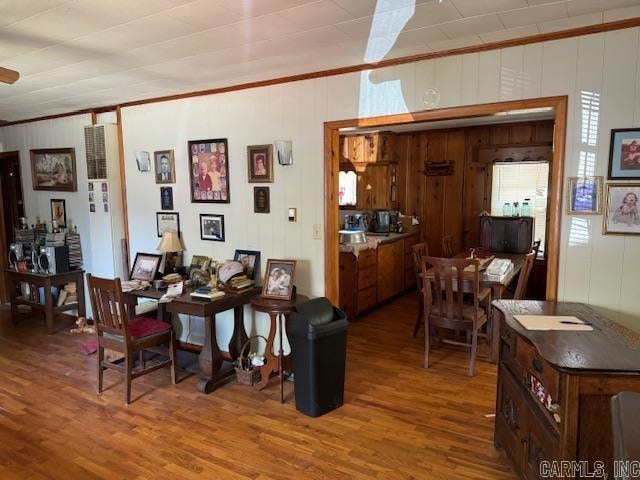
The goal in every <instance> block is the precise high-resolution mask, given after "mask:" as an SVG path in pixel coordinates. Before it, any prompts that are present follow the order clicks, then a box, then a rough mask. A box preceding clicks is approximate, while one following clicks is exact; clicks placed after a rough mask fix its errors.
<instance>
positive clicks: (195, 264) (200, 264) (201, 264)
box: [191, 255, 211, 270]
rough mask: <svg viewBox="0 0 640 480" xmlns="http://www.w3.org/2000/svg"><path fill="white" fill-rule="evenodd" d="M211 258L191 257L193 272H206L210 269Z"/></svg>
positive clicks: (202, 256)
mask: <svg viewBox="0 0 640 480" xmlns="http://www.w3.org/2000/svg"><path fill="white" fill-rule="evenodd" d="M210 264H211V257H207V256H206V255H194V256H192V257H191V270H194V269H195V270H204V269H207V268H209V265H210Z"/></svg>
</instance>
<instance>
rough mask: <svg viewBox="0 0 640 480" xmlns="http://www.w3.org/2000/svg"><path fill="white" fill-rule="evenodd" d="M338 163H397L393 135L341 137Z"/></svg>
mask: <svg viewBox="0 0 640 480" xmlns="http://www.w3.org/2000/svg"><path fill="white" fill-rule="evenodd" d="M340 141H341V148H340V163H351V164H358V163H397V161H398V157H397V154H396V153H395V151H394V143H395V133H393V132H380V133H368V134H364V135H349V136H343V137H341V139H340Z"/></svg>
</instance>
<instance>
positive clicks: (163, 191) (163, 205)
mask: <svg viewBox="0 0 640 480" xmlns="http://www.w3.org/2000/svg"><path fill="white" fill-rule="evenodd" d="M160 209H161V210H173V187H160Z"/></svg>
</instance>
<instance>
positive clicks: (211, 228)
mask: <svg viewBox="0 0 640 480" xmlns="http://www.w3.org/2000/svg"><path fill="white" fill-rule="evenodd" d="M216 223H217V225H218V227H217V233H216V231H215V229H216ZM200 239H201V240H209V241H212V242H224V215H217V214H210V213H201V214H200Z"/></svg>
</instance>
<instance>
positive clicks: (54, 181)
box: [31, 148, 78, 192]
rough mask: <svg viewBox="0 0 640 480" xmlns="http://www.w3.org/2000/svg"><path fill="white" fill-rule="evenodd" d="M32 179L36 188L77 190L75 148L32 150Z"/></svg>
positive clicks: (62, 190) (64, 190) (65, 190)
mask: <svg viewBox="0 0 640 480" xmlns="http://www.w3.org/2000/svg"><path fill="white" fill-rule="evenodd" d="M31 180H32V182H33V189H34V190H49V191H56V192H75V191H77V190H78V178H77V173H76V153H75V149H73V148H47V149H42V150H31Z"/></svg>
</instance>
